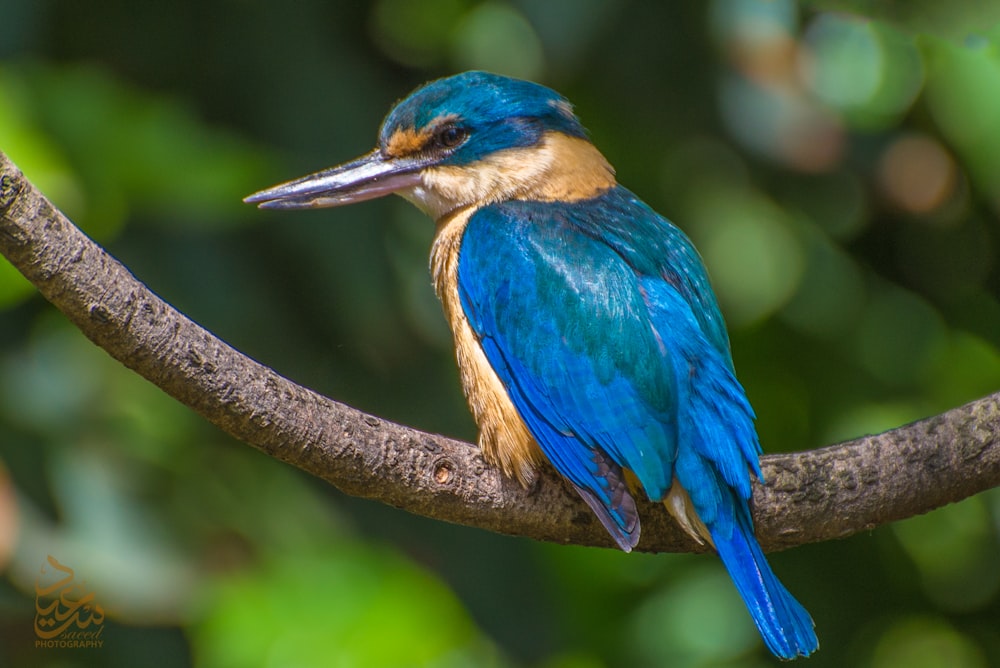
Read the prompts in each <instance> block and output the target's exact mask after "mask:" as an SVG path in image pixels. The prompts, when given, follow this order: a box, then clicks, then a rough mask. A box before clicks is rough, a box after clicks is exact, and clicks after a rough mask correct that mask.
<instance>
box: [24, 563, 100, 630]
mask: <svg viewBox="0 0 1000 668" xmlns="http://www.w3.org/2000/svg"><path fill="white" fill-rule="evenodd" d="M48 564H49V566H51V567H52V569H54V571H53V572H51V573H50V572H49V570H48V569H47V568H46V566H45V564H42V569H41V572H40V574H39V576H38V580H36V581H35V635H36V636H37V637H38V639H37V640H35V647H95V648H96V647H101V646H103V645H104V640H102V639H101V634H102V633H103V631H104V608H102V607H101V606H100V605H98V604H97V603H95V602H94V592H88V591H87V590H86V589H85V588H84V587H83V585H80V584H76V583H75V582H74V581H73V578H74V573H73V569H72V568H70V567H68V566H63V565H62V564H60V563H59V562H58V561H56V558H55V557H53V556H52V555H49V557H48ZM53 579H55V582H51V584H48V585H43V584H42V581H43V580H45V581H51V580H53Z"/></svg>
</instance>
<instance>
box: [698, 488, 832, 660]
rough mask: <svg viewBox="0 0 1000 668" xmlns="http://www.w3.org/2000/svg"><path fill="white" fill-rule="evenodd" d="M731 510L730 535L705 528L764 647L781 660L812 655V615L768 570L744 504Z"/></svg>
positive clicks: (817, 642)
mask: <svg viewBox="0 0 1000 668" xmlns="http://www.w3.org/2000/svg"><path fill="white" fill-rule="evenodd" d="M734 510H735V511H736V513H735V514H736V517H735V518H734V519H735V520H736V521H735V523H732V524H730V526H731V527H732V531H731V532H730V535H728V536H723V535H720V533H721V532H716V530H715V528H714V527H711V528H710V529H709V531H710V533H711V534H712V540H714V541H715V548H716V550H717V551H718V552H719V557H721V559H722V563H723V564H725V566H726V570H727V571H729V576H730V577H731V578H732V579H733V583H734V584H735V585H736V589H737V590H738V591H739V592H740V596H742V597H743V601H744V602H745V603H746V606H747V609H748V610H749V611H750V615H751V616H752V617H753V621H754V624H756V625H757V630H758V631H760V635H761V636H762V637H763V638H764V642H765V643H766V644H767V647H768V649H770V650H771V652H773V653H774V654H775V655H776V656H778V657H780V658H782V659H794V658H796V657H798V656H808V655H810V654H812V653H813V652H814V651H815V650H816V648H818V647H819V641H818V640H817V639H816V631H815V630H814V628H813V620H812V617H810V616H809V613H808V612H806V609H805V608H803V607H802V605H801V604H800V603H799V602H798V601H796V600H795V598H794V597H793V596H792V595H791V594H790V593H788V590H787V589H785V586H784V585H783V584H781V582H779V581H778V578H777V577H776V576H775V575H774V572H773V571H772V570H771V566H770V565H769V564H768V563H767V559H766V558H765V557H764V552H763V550H761V549H760V545H759V544H758V543H757V539H756V538H755V537H754V531H753V525H752V523H751V520H750V513H749V511H748V509H747V507H746V505H745V504H743V503H738V502H737V503H736V504H735V508H734ZM723 524H728V523H723Z"/></svg>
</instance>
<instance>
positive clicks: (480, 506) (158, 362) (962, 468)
mask: <svg viewBox="0 0 1000 668" xmlns="http://www.w3.org/2000/svg"><path fill="white" fill-rule="evenodd" d="M0 252H2V253H3V255H4V256H6V257H7V259H8V260H10V262H11V263H12V264H13V265H14V266H15V267H17V268H18V270H19V271H20V272H21V273H22V274H24V276H25V277H27V279H28V280H29V281H31V282H32V283H33V284H34V285H35V286H37V288H38V290H39V291H40V292H41V293H42V295H44V296H45V298H46V299H48V300H49V301H50V302H52V303H53V304H54V305H55V306H56V307H57V308H58V309H59V310H60V311H62V312H63V313H64V314H65V315H66V316H67V317H68V318H69V319H70V320H71V321H72V322H73V323H74V324H75V325H76V326H77V327H79V328H80V330H81V331H82V332H83V333H84V334H85V335H86V336H87V337H88V338H90V339H91V340H92V341H93V342H94V343H96V344H97V345H98V346H100V347H101V348H103V349H104V350H106V351H107V352H108V353H109V354H110V355H111V356H112V357H114V358H115V359H117V360H119V361H120V362H122V363H123V364H124V365H125V366H127V367H129V368H130V369H132V370H134V371H135V372H137V373H139V374H140V375H142V376H143V377H144V378H146V379H147V380H149V381H150V382H152V383H154V384H155V385H157V386H158V387H160V388H161V389H162V390H163V391H165V392H166V393H167V394H169V395H171V396H172V397H174V398H175V399H177V400H178V401H180V402H182V403H184V404H186V405H187V406H190V407H191V408H193V409H194V410H196V411H197V412H199V413H200V414H202V415H203V416H204V417H205V418H206V419H208V420H209V421H210V422H212V423H213V424H215V425H218V426H219V427H221V428H222V429H223V430H225V431H226V432H228V433H229V434H231V435H233V436H234V437H235V438H237V439H239V440H241V441H244V442H246V443H249V444H250V445H253V446H254V447H256V448H258V449H260V450H262V451H263V452H265V453H267V454H268V455H270V456H272V457H275V458H277V459H280V460H282V461H285V462H287V463H289V464H292V465H294V466H297V467H299V468H300V469H302V470H304V471H307V472H308V473H311V474H313V475H315V476H318V477H320V478H322V479H324V480H326V481H327V482H329V483H330V484H332V485H334V486H336V487H338V488H339V489H341V490H343V491H344V492H345V493H347V494H351V495H354V496H361V497H366V498H372V499H377V500H379V501H382V502H384V503H388V504H390V505H393V506H397V507H399V508H403V509H405V510H408V511H410V512H413V513H417V514H420V515H425V516H427V517H432V518H436V519H441V520H445V521H449V522H455V523H458V524H464V525H468V526H475V527H480V528H483V529H487V530H490V531H496V532H500V533H506V534H511V535H518V536H528V537H531V538H535V539H538V540H548V541H554V542H559V543H573V544H578V545H599V546H611V545H612V542H611V539H610V538H609V536H608V535H607V533H606V532H605V531H604V529H603V527H601V525H600V524H599V523H598V522H597V521H596V519H595V518H594V517H593V516H592V514H591V513H590V511H589V509H588V508H587V507H586V506H585V505H584V504H583V502H582V501H581V500H580V499H579V498H578V497H577V495H576V494H575V493H574V492H573V491H572V490H570V489H569V487H568V486H567V485H566V484H565V483H564V482H563V481H562V480H561V479H560V478H559V477H558V476H557V475H556V474H555V473H554V472H553V471H543V472H542V475H541V476H540V478H539V482H538V483H537V484H536V485H535V486H534V487H533V488H532V489H530V490H524V489H522V488H521V487H520V486H518V485H517V484H516V483H513V482H511V481H510V480H507V479H506V478H504V477H503V476H502V475H501V474H500V473H499V472H498V471H496V470H495V469H493V468H491V467H490V466H487V465H486V463H485V462H484V461H483V458H482V456H481V455H480V453H479V450H478V449H477V448H476V447H474V446H472V445H469V444H467V443H463V442H460V441H455V440H452V439H449V438H445V437H443V436H437V435H432V434H426V433H423V432H420V431H416V430H414V429H410V428H408V427H404V426H401V425H398V424H394V423H391V422H388V421H386V420H382V419H380V418H377V417H374V416H371V415H367V414H365V413H362V412H360V411H357V410H355V409H353V408H351V407H349V406H346V405H344V404H341V403H338V402H336V401H334V400H332V399H329V398H327V397H324V396H321V395H319V394H316V393H315V392H312V391H311V390H308V389H306V388H304V387H301V386H299V385H297V384H295V383H293V382H291V381H290V380H288V379H286V378H283V377H282V376H280V375H278V374H277V373H275V372H274V371H273V370H271V369H269V368H268V367H266V366H263V365H261V364H259V363H257V362H255V361H253V360H251V359H249V358H248V357H246V356H245V355H243V354H241V353H240V352H238V351H236V350H234V349H233V348H231V347H230V346H228V345H227V344H226V343H224V342H222V341H220V340H219V339H218V338H216V337H215V336H213V335H212V334H211V333H210V332H208V331H206V330H205V329H203V328H202V327H200V326H198V325H197V324H196V323H194V322H192V321H191V320H189V319H188V318H186V317H185V316H184V315H182V314H181V313H179V312H178V311H176V310H175V309H173V308H172V307H171V306H170V305H169V304H167V303H166V302H164V301H163V300H162V299H160V298H159V297H158V296H156V295H155V294H153V293H152V292H151V291H150V290H149V289H148V288H147V287H146V286H145V285H143V284H142V283H141V282H139V281H138V280H136V278H135V277H134V276H133V275H132V274H131V273H129V271H128V270H127V269H126V268H125V267H124V266H122V265H121V264H120V263H119V262H118V261H116V260H115V259H114V258H112V257H111V256H110V255H108V254H107V253H106V252H105V251H104V250H103V249H102V248H101V247H100V246H98V245H97V244H95V243H94V242H93V241H91V240H90V239H89V238H88V237H87V236H86V235H84V234H83V233H82V232H81V231H80V230H79V229H78V228H77V227H75V226H74V225H73V224H72V223H71V222H70V221H69V220H67V219H66V218H65V217H64V216H63V215H62V214H61V213H60V212H59V211H58V210H56V209H55V208H54V207H53V206H52V205H51V204H50V203H49V202H48V200H46V199H45V197H43V196H42V195H41V194H40V193H39V192H38V191H37V190H36V189H35V188H34V186H32V185H31V183H29V182H28V181H27V180H26V179H25V178H24V176H23V175H22V174H21V173H20V171H18V169H17V168H16V167H15V166H14V165H13V163H11V162H10V161H9V160H8V159H7V157H6V156H5V155H4V154H3V153H0ZM763 470H764V476H765V479H766V480H767V482H768V484H767V485H766V486H763V485H757V486H756V487H755V490H754V502H755V513H754V517H755V520H756V523H757V532H758V535H759V537H760V540H761V543H762V544H763V545H764V547H765V549H769V550H775V549H783V548H787V547H791V546H793V545H799V544H803V543H809V542H816V541H822V540H828V539H831V538H840V537H844V536H848V535H851V534H853V533H856V532H858V531H864V530H868V529H872V528H874V527H876V526H879V525H881V524H885V523H887V522H891V521H894V520H899V519H902V518H905V517H910V516H912V515H916V514H919V513H924V512H927V511H929V510H931V509H933V508H936V507H938V506H941V505H944V504H946V503H950V502H954V501H958V500H960V499H963V498H965V497H968V496H971V495H973V494H975V493H977V492H979V491H982V490H985V489H989V488H991V487H993V486H996V485H998V484H1000V393H998V394H994V395H991V396H989V397H986V398H984V399H980V400H978V401H974V402H972V403H970V404H967V405H965V406H962V407H959V408H955V409H953V410H951V411H948V412H947V413H944V414H943V415H939V416H935V417H932V418H928V419H926V420H922V421H920V422H917V423H914V424H911V425H907V426H905V427H900V428H899V429H894V430H892V431H889V432H886V433H884V434H880V435H877V436H868V437H864V438H860V439H857V440H855V441H851V442H849V443H843V444H840V445H836V446H831V447H827V448H822V449H819V450H813V451H809V452H801V453H797V454H787V455H771V456H766V457H764V458H763ZM640 505H641V506H642V507H640V513H641V515H642V517H643V535H642V542H641V543H640V545H639V549H641V550H646V551H657V552H676V551H696V550H698V549H699V548H698V547H697V546H695V545H694V544H693V543H692V541H691V540H690V539H689V538H688V537H687V536H686V535H684V533H683V532H682V531H680V530H679V529H678V528H677V527H676V526H675V524H674V523H673V521H672V520H671V519H669V516H668V514H667V513H666V511H665V510H664V509H663V507H662V506H659V505H658V504H652V503H648V502H644V503H643V504H640Z"/></svg>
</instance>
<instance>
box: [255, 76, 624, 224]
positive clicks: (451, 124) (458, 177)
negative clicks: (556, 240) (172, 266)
mask: <svg viewBox="0 0 1000 668" xmlns="http://www.w3.org/2000/svg"><path fill="white" fill-rule="evenodd" d="M614 183H615V181H614V172H613V170H612V169H611V167H610V165H608V163H607V161H606V160H605V159H604V157H603V156H602V155H601V154H600V152H598V151H597V149H596V148H594V146H593V145H592V144H591V143H590V142H589V141H588V140H587V138H586V131H585V130H584V128H583V126H582V125H580V122H579V120H577V118H576V116H575V115H574V114H573V110H572V107H571V106H570V104H569V102H568V101H567V100H566V99H565V98H563V97H562V96H560V95H559V94H558V93H556V92H555V91H553V90H551V89H549V88H546V87H545V86H541V85H539V84H536V83H531V82H529V81H522V80H519V79H511V78H509V77H504V76H499V75H496V74H488V73H485V72H465V73H464V74H458V75H456V76H452V77H448V78H445V79H439V80H437V81H433V82H431V83H429V84H426V85H425V86H423V87H421V88H419V89H417V90H416V91H414V92H413V93H412V94H411V95H410V96H409V97H407V98H406V99H404V100H403V101H401V102H400V103H399V104H397V105H396V106H395V107H394V108H393V109H392V111H390V112H389V115H388V116H387V117H386V119H385V121H384V122H383V123H382V129H381V131H380V132H379V141H378V146H377V147H376V148H375V150H373V151H372V152H370V153H368V154H366V155H363V156H361V157H360V158H357V159H356V160H352V161H350V162H347V163H344V164H342V165H339V166H337V167H331V168H329V169H325V170H323V171H320V172H316V173H315V174H310V175H308V176H305V177H302V178H300V179H296V180H294V181H289V182H288V183H284V184H281V185H278V186H275V187H273V188H269V189H268V190H263V191H261V192H258V193H255V194H253V195H251V196H249V197H247V198H246V200H245V201H247V202H250V203H254V204H258V205H259V206H260V207H262V208H269V209H305V208H318V207H330V206H340V205H343V204H351V203H353V202H362V201H365V200H369V199H374V198H376V197H382V196H384V195H388V194H392V193H396V194H399V195H402V196H403V197H405V198H407V199H408V200H410V201H412V202H414V203H415V204H416V205H417V206H419V207H420V208H421V209H423V210H424V211H426V212H428V213H429V214H430V215H431V216H433V217H434V218H440V217H441V216H443V215H445V214H447V213H449V212H452V211H454V210H456V209H458V208H461V207H465V206H470V205H482V204H487V203H490V202H497V201H502V200H506V199H541V200H555V199H562V200H567V199H582V198H585V197H592V196H594V195H596V194H597V193H599V192H601V191H603V190H605V189H607V188H609V187H611V186H613V185H614Z"/></svg>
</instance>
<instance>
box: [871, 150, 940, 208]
mask: <svg viewBox="0 0 1000 668" xmlns="http://www.w3.org/2000/svg"><path fill="white" fill-rule="evenodd" d="M957 172H958V170H957V167H956V166H955V161H954V160H953V159H952V157H951V155H950V154H949V153H948V151H946V150H945V148H944V147H943V146H941V144H940V143H939V142H938V141H936V140H934V139H932V138H930V137H927V136H924V135H916V134H911V135H906V136H903V137H900V138H899V139H897V140H895V141H894V142H893V143H892V144H890V146H889V148H887V149H886V151H885V153H884V154H883V155H882V159H881V160H880V161H879V166H878V177H879V182H880V183H881V185H882V190H883V191H884V192H885V195H886V196H887V197H888V198H889V200H890V201H891V202H892V203H893V204H895V205H896V206H898V207H899V208H901V209H903V210H904V211H907V212H909V213H914V214H926V213H930V212H931V211H933V210H934V209H937V208H938V207H940V206H942V205H943V204H944V203H945V202H946V201H947V200H948V199H949V198H950V197H951V196H952V195H953V194H954V192H955V186H956V183H957V181H958V173H957Z"/></svg>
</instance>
